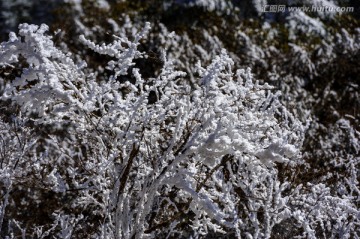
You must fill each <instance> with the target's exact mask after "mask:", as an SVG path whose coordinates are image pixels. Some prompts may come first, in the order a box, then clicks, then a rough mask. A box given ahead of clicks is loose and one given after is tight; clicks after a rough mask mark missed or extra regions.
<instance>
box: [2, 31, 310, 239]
mask: <svg viewBox="0 0 360 239" xmlns="http://www.w3.org/2000/svg"><path fill="white" fill-rule="evenodd" d="M46 30H47V26H46V25H42V26H40V27H38V26H35V25H27V24H23V25H20V31H19V35H16V34H15V33H11V34H10V39H9V41H8V42H4V43H2V44H1V52H0V53H1V55H0V59H1V62H0V64H1V65H2V66H3V67H5V66H12V67H17V66H19V65H18V64H20V61H23V66H22V65H20V66H22V67H23V68H22V69H21V70H22V72H21V73H20V75H19V76H17V77H16V78H15V79H14V80H10V81H8V82H7V85H6V87H5V92H4V94H3V96H2V101H11V102H12V105H13V106H16V107H19V109H18V113H17V112H14V113H17V114H16V115H15V116H13V117H16V119H18V120H21V121H22V122H24V123H23V124H22V125H21V126H18V127H20V128H21V130H23V131H25V132H26V131H30V132H34V134H35V136H36V137H35V136H34V137H32V138H31V139H29V140H30V142H29V143H27V144H26V145H29V146H28V147H29V150H31V152H30V153H28V154H26V153H22V151H21V150H15V149H14V150H12V149H11V147H8V145H7V144H5V143H6V142H7V141H6V140H7V139H6V140H5V141H3V145H2V148H3V149H4V155H5V156H4V159H5V160H4V162H3V165H2V170H9V169H11V171H12V175H14V174H20V175H19V176H17V177H14V176H11V175H10V176H6V177H5V175H7V174H5V173H4V174H2V178H4V180H2V185H4V186H3V187H5V189H4V190H5V191H4V192H5V194H6V195H8V196H7V197H6V198H4V200H5V201H3V202H2V205H3V206H2V208H3V212H4V213H3V216H2V217H3V218H4V219H6V220H7V221H8V226H7V227H8V229H5V228H6V227H5V226H4V225H5V224H4V225H2V227H3V228H4V230H5V233H6V232H8V233H13V232H12V231H16V229H14V228H15V226H17V227H18V228H22V230H25V229H24V228H25V227H27V228H26V230H27V231H31V232H32V233H38V236H39V235H40V236H41V235H42V236H44V235H45V234H49V233H50V234H52V235H57V236H59V237H61V238H67V237H70V236H71V235H72V236H80V235H83V236H84V235H85V234H84V233H89V234H91V235H92V236H95V237H101V238H114V237H115V238H131V237H136V238H143V237H157V235H166V234H167V235H169V236H171V235H172V236H176V235H181V234H182V233H184V232H185V231H187V233H188V236H199V235H206V234H208V233H210V232H211V233H217V232H218V233H226V232H229V230H230V231H233V232H234V233H236V235H237V236H240V235H242V234H243V235H245V234H246V235H250V234H253V235H254V236H255V237H258V236H263V237H269V236H270V234H271V227H272V226H274V225H275V224H276V223H278V222H280V221H281V220H282V219H283V218H287V217H289V216H291V213H289V212H288V210H285V209H286V208H285V207H284V202H282V203H280V204H279V206H278V207H277V206H276V209H274V210H276V211H277V212H276V215H277V216H276V217H274V215H275V214H274V213H273V212H272V209H271V206H270V204H269V203H272V200H274V199H273V197H274V194H275V198H277V199H276V200H279V198H278V197H280V196H279V195H280V194H281V191H282V190H284V188H281V187H280V188H279V185H278V183H277V182H276V177H277V176H276V175H277V170H276V168H275V164H276V163H287V164H289V165H292V164H296V162H297V158H298V156H299V151H298V149H299V148H300V147H301V142H302V137H303V128H302V126H301V124H300V123H299V122H298V121H297V120H296V119H295V118H293V117H292V116H291V115H290V114H289V113H288V112H287V110H286V109H285V108H284V107H283V106H281V104H280V103H279V101H278V100H277V96H276V95H274V94H273V93H272V92H271V91H272V87H270V86H269V85H267V84H265V85H260V84H259V83H257V82H255V81H254V79H253V76H252V74H251V72H250V70H249V69H247V70H237V71H235V72H234V71H233V64H234V63H233V61H232V59H231V58H230V57H229V56H228V54H227V53H226V51H225V50H223V51H222V52H221V54H220V55H218V56H216V57H215V58H214V59H213V60H212V63H211V64H210V65H209V66H207V67H202V66H201V64H200V62H199V63H198V64H197V65H196V69H197V73H196V78H195V79H194V82H193V83H194V86H193V87H194V89H192V88H191V87H190V86H189V85H187V84H186V82H185V81H183V80H181V78H183V77H184V76H185V73H184V72H181V71H177V70H176V69H175V68H174V64H173V63H172V62H171V61H169V60H167V59H166V57H165V55H164V56H163V57H162V60H163V67H162V69H161V71H160V73H159V75H157V76H156V77H155V78H143V77H142V75H141V74H140V69H137V68H136V65H135V63H134V59H136V58H142V57H145V55H144V54H143V53H141V52H139V51H138V50H137V46H138V45H139V41H140V39H141V38H143V37H144V36H145V35H146V34H147V32H148V30H149V25H148V24H147V25H146V26H145V27H144V29H143V30H141V31H139V32H138V33H137V34H135V37H134V39H133V40H132V41H130V40H128V39H127V38H117V39H115V40H114V42H113V43H110V44H108V45H105V44H103V45H96V44H95V43H93V42H92V41H90V40H88V39H86V38H85V37H84V36H81V37H80V38H81V41H82V42H83V43H84V44H85V45H86V46H88V47H89V48H91V49H93V50H94V51H96V52H98V53H100V54H105V55H108V56H109V57H111V58H113V59H114V60H110V61H109V62H108V64H107V69H108V70H109V71H111V72H113V74H111V75H110V76H109V77H108V78H107V79H104V80H101V81H99V80H98V79H97V77H95V74H96V69H89V70H85V68H84V67H86V64H75V63H74V61H73V60H72V59H71V55H70V54H64V53H62V52H61V51H60V50H59V49H57V48H56V47H55V46H54V44H53V42H52V40H51V37H50V36H47V35H46V34H45V32H46ZM24 62H25V63H24ZM86 72H89V73H86ZM124 75H128V77H129V78H130V79H131V80H124V79H123V78H121V77H120V76H124ZM119 77H120V78H119ZM194 77H195V76H194ZM151 95H153V97H155V100H152V101H151V102H150V98H151ZM5 136H6V134H5ZM5 136H4V137H5ZM10 138H11V137H10ZM25 139H27V137H25ZM25 139H24V140H25ZM35 139H37V140H35ZM9 140H11V139H9ZM12 140H14V139H12ZM19 144H20V143H16V144H13V145H12V147H17V145H19ZM24 144H25V143H22V144H21V145H24ZM19 146H20V145H19ZM28 147H25V146H23V148H22V150H28ZM11 152H16V154H22V156H21V162H22V163H21V164H19V165H18V166H17V167H13V166H12V165H14V164H16V160H17V157H16V156H11V155H10V153H11ZM7 155H10V156H7ZM3 175H4V176H3ZM23 175H26V178H27V179H28V180H25V179H26V178H25V179H22V176H23ZM24 180H25V181H27V182H28V183H30V181H31V183H34V184H35V185H37V186H36V187H35V188H33V187H32V186H30V185H29V184H24V182H25V181H24ZM7 182H9V183H10V185H11V188H10V187H9V186H7V185H8V184H9V183H7ZM20 182H21V183H20ZM273 187H274V189H273ZM14 188H16V189H18V190H22V191H25V192H28V193H31V194H32V195H26V197H24V198H23V199H22V201H21V202H19V201H18V200H19V199H17V198H11V197H9V192H10V191H11V190H12V189H14ZM6 190H7V191H6ZM9 190H10V191H9ZM44 192H47V193H50V192H53V193H55V194H56V195H57V196H56V197H55V198H54V199H53V200H55V201H56V203H55V205H52V207H48V208H47V209H48V210H49V211H47V212H46V213H48V215H47V217H50V218H53V223H52V224H51V223H48V224H47V225H36V224H35V223H34V224H32V225H28V226H26V225H25V224H24V223H25V222H23V221H21V220H16V219H15V218H11V216H12V215H11V214H7V213H6V211H5V210H6V208H5V206H7V208H9V209H8V210H10V211H11V210H14V208H21V207H22V205H24V206H25V207H29V206H30V207H31V206H39V205H41V202H39V201H38V200H39V198H40V201H41V200H42V199H41V194H43V193H44ZM38 194H40V195H38ZM10 195H12V194H11V193H10ZM276 195H277V196H276ZM242 197H244V198H242ZM9 201H11V203H9ZM19 203H20V204H19ZM62 203H64V205H62ZM244 203H245V204H246V206H245V207H243V206H240V205H243V204H244ZM276 203H279V202H277V201H276ZM246 208H247V209H246ZM284 210H285V211H284ZM255 211H263V212H264V217H262V218H259V217H258V216H257V215H256V214H254V212H255ZM278 213H280V214H281V215H283V216H280V215H278ZM75 225H77V226H76V227H75ZM89 225H93V228H92V229H91V230H90V229H89V228H88V226H89ZM37 226H40V227H37ZM41 226H45V229H46V230H47V231H46V232H44V231H43V230H42V229H41ZM184 230H185V231H184ZM41 233H43V234H41ZM44 233H45V234H44Z"/></svg>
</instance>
